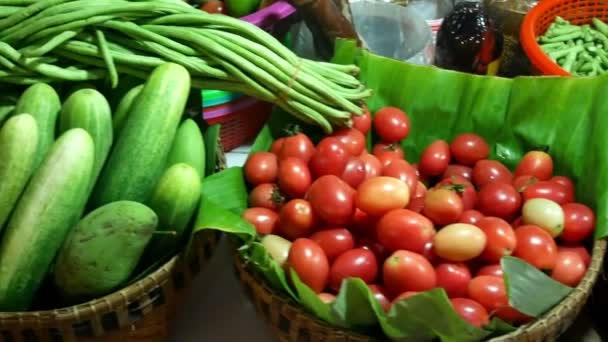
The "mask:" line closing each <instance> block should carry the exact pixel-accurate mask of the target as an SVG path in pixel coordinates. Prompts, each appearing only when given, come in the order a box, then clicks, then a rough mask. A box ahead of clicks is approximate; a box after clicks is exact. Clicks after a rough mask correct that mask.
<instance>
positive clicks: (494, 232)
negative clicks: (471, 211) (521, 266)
mask: <svg viewBox="0 0 608 342" xmlns="http://www.w3.org/2000/svg"><path fill="white" fill-rule="evenodd" d="M476 226H477V227H479V228H481V230H483V232H484V233H485V234H486V238H487V243H486V248H485V249H484V251H483V253H481V258H482V259H483V260H485V261H487V262H491V263H499V262H500V259H501V258H502V257H503V256H506V255H511V254H512V253H513V251H514V250H515V247H516V246H517V239H516V237H515V232H514V231H513V228H512V227H511V225H510V224H509V223H508V222H507V221H505V220H503V219H501V218H498V217H490V216H486V217H484V218H482V219H481V220H479V222H477V224H476Z"/></svg>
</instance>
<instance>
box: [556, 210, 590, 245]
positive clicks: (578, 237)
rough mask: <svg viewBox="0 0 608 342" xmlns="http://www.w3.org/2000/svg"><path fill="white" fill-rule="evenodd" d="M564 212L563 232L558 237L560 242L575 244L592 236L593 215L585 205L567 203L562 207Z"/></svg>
mask: <svg viewBox="0 0 608 342" xmlns="http://www.w3.org/2000/svg"><path fill="white" fill-rule="evenodd" d="M562 209H563V210H564V230H563V231H562V233H561V235H560V236H559V238H560V240H562V241H565V242H570V243H577V242H581V241H583V240H586V239H587V238H589V237H590V236H591V234H593V229H594V228H595V214H594V213H593V211H592V210H591V209H590V208H589V207H588V206H586V205H584V204H580V203H568V204H564V205H563V206H562Z"/></svg>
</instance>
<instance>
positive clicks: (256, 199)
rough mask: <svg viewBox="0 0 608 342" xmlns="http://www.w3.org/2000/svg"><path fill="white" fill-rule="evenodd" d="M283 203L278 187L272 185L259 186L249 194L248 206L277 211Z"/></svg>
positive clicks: (283, 199)
mask: <svg viewBox="0 0 608 342" xmlns="http://www.w3.org/2000/svg"><path fill="white" fill-rule="evenodd" d="M284 202H285V197H283V195H281V192H280V190H279V187H278V185H276V184H272V183H265V184H260V185H258V186H256V187H255V188H253V190H251V192H250V193H249V206H250V207H262V208H267V209H270V210H274V211H277V210H279V208H280V207H281V206H282V205H283V203H284Z"/></svg>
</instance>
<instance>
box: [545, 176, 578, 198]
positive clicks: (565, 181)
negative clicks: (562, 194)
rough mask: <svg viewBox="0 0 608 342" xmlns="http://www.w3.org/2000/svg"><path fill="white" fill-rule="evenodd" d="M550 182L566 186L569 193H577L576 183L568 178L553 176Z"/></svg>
mask: <svg viewBox="0 0 608 342" xmlns="http://www.w3.org/2000/svg"><path fill="white" fill-rule="evenodd" d="M549 181H550V182H554V183H558V184H561V185H563V186H565V187H566V189H568V190H566V192H567V193H572V194H574V193H576V191H575V190H576V187H575V186H574V182H573V181H572V179H570V178H568V177H566V176H553V177H552V178H551V179H550V180H549Z"/></svg>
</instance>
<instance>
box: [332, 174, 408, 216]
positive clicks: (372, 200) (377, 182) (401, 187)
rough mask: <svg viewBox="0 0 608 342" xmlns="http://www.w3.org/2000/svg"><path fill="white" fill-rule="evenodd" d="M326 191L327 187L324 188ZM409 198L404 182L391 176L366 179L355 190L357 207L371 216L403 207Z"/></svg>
mask: <svg viewBox="0 0 608 342" xmlns="http://www.w3.org/2000/svg"><path fill="white" fill-rule="evenodd" d="M324 191H327V189H324ZM409 200H410V191H409V189H408V187H407V185H406V184H405V183H403V182H402V181H400V180H398V179H396V178H392V177H382V176H380V177H374V178H369V179H366V180H365V181H364V182H363V183H361V185H359V189H358V190H357V194H356V196H355V203H356V206H357V208H359V209H361V210H362V211H364V212H366V213H367V214H369V215H372V216H381V215H383V214H384V213H387V212H389V211H391V210H393V209H399V208H404V207H405V206H406V205H407V204H408V202H409Z"/></svg>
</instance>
